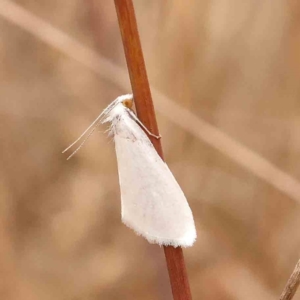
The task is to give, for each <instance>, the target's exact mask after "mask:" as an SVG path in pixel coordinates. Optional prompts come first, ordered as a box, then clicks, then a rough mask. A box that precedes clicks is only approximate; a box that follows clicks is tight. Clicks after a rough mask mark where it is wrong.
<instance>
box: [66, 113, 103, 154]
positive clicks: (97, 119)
mask: <svg viewBox="0 0 300 300" xmlns="http://www.w3.org/2000/svg"><path fill="white" fill-rule="evenodd" d="M102 115H103V112H102V113H101V114H100V115H99V116H98V117H97V118H96V120H95V121H94V122H93V123H92V124H91V125H90V126H89V127H88V128H87V129H86V130H85V131H84V132H83V133H82V134H81V135H80V137H79V138H78V139H77V140H76V141H74V142H73V143H72V144H71V145H70V146H68V147H67V148H66V149H65V150H64V151H63V152H62V153H65V152H66V151H68V150H69V149H70V148H71V147H73V146H74V145H75V144H76V143H77V142H79V141H80V140H81V138H82V137H83V136H84V135H85V134H86V133H87V132H88V131H89V130H90V129H91V128H92V127H93V126H94V125H95V123H97V121H99V119H100V118H101V117H102ZM96 126H98V125H96ZM73 153H74V152H73Z"/></svg>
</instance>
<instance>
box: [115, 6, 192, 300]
mask: <svg viewBox="0 0 300 300" xmlns="http://www.w3.org/2000/svg"><path fill="white" fill-rule="evenodd" d="M115 6H116V10H117V15H118V20H119V26H120V31H121V35H122V40H123V46H124V51H125V56H126V61H127V67H128V71H129V76H130V81H131V86H132V91H133V94H134V101H135V106H136V110H137V115H138V117H139V119H140V120H141V121H142V122H143V124H144V125H145V126H146V127H147V128H148V129H149V130H150V132H152V133H153V134H155V135H158V127H157V123H156V118H155V111H154V106H153V102H152V98H151V92H150V87H149V82H148V77H147V72H146V67H145V62H144V57H143V52H142V47H141V43H140V38H139V34H138V29H137V23H136V18H135V13H134V7H133V3H132V0H115ZM149 138H150V139H151V141H152V143H153V145H154V147H155V149H156V150H157V152H158V154H159V155H160V156H161V157H162V158H163V152H162V147H161V143H160V140H157V139H155V138H153V137H151V136H149ZM164 252H165V256H166V261H167V266H168V271H169V276H170V281H171V287H172V293H173V297H174V300H191V299H192V296H191V292H190V287H189V281H188V277H187V272H186V267H185V263H184V257H183V253H182V249H181V248H180V247H177V248H174V247H171V246H169V247H164Z"/></svg>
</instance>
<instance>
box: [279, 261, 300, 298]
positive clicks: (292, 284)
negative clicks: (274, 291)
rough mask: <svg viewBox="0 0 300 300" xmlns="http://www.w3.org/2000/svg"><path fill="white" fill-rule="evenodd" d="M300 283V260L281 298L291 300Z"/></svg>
mask: <svg viewBox="0 0 300 300" xmlns="http://www.w3.org/2000/svg"><path fill="white" fill-rule="evenodd" d="M299 283H300V260H299V261H298V262H297V264H296V266H295V269H294V271H293V273H292V274H291V276H290V278H289V280H288V282H287V284H286V286H285V288H284V290H283V292H282V294H281V296H280V300H291V299H292V298H293V297H294V295H295V293H296V291H297V289H298V286H299Z"/></svg>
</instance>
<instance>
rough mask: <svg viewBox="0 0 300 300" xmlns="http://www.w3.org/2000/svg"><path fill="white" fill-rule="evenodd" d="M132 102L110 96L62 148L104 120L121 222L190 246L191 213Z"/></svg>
mask: <svg viewBox="0 0 300 300" xmlns="http://www.w3.org/2000/svg"><path fill="white" fill-rule="evenodd" d="M132 105H133V96H132V95H123V96H120V97H118V98H117V99H115V100H114V101H113V102H112V103H111V104H110V105H109V106H108V107H107V108H106V109H105V110H104V111H103V112H102V113H101V114H100V115H99V116H98V118H97V119H96V120H95V121H94V122H93V123H92V124H91V125H90V126H89V128H88V129H87V130H86V131H85V132H84V133H83V134H82V135H81V136H80V137H79V138H78V139H77V140H76V141H75V142H74V143H73V144H72V145H70V146H69V147H68V148H67V149H66V150H64V152H65V151H67V150H68V149H69V148H70V147H72V146H73V145H74V144H75V143H77V142H78V141H79V140H80V139H81V138H82V137H83V136H84V135H85V134H86V133H87V131H88V130H90V129H91V128H92V127H93V126H94V128H93V129H92V130H91V132H90V133H89V134H88V136H87V138H88V137H89V136H90V135H91V134H92V132H93V131H94V130H95V128H96V127H97V126H98V125H99V124H100V123H107V122H109V123H110V124H111V126H110V133H111V134H112V135H113V137H114V141H115V149H116V154H117V161H118V170H119V182H120V188H121V208H122V209H121V210H122V221H123V223H124V224H125V225H127V226H128V227H130V228H132V229H133V230H134V231H135V232H136V233H137V234H138V235H142V236H143V237H145V238H146V239H147V240H148V241H149V242H150V243H157V244H159V245H171V246H174V247H177V246H182V247H189V246H192V245H193V243H194V242H195V240H196V236H197V235H196V229H195V224H194V219H193V215H192V211H191V209H190V207H189V205H188V202H187V200H186V198H185V196H184V194H183V192H182V190H181V188H180V186H179V185H178V183H177V181H176V180H175V178H174V176H173V174H172V173H171V171H170V169H169V168H168V166H167V165H166V163H165V162H164V161H163V160H162V159H161V158H160V156H159V155H158V154H157V152H156V150H155V149H154V147H153V145H152V143H151V142H150V140H149V138H148V136H147V135H146V134H145V132H144V130H145V131H146V132H147V133H148V134H149V135H152V136H154V135H153V134H152V133H150V132H149V131H148V130H147V128H146V127H145V126H144V125H143V124H142V123H141V122H140V121H139V119H138V118H137V117H136V115H135V114H134V113H133V112H132V110H131V109H130V108H131V107H132ZM141 127H142V128H143V129H144V130H143V129H142V128H141ZM87 138H86V139H87ZM86 139H85V140H86ZM85 140H84V141H83V143H84V142H85ZM83 143H82V144H83ZM82 144H81V145H80V146H79V147H78V148H77V150H75V151H74V152H73V154H74V153H75V152H77V151H78V150H79V148H80V147H81V146H82ZM73 154H72V155H73ZM72 155H71V156H72ZM71 156H70V157H71ZM70 157H69V158H70Z"/></svg>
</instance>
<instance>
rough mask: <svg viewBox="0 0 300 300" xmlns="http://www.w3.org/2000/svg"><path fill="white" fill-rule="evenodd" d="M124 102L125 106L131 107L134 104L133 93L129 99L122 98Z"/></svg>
mask: <svg viewBox="0 0 300 300" xmlns="http://www.w3.org/2000/svg"><path fill="white" fill-rule="evenodd" d="M122 104H123V105H124V106H125V107H127V108H129V109H131V108H132V106H133V98H132V95H131V97H130V98H129V97H128V98H127V99H124V100H122Z"/></svg>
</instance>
